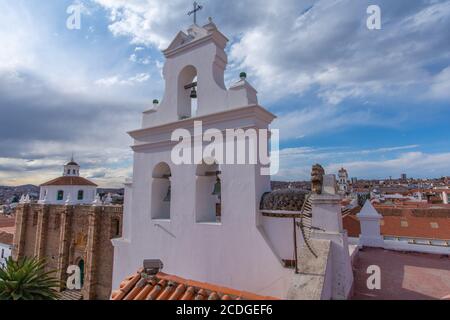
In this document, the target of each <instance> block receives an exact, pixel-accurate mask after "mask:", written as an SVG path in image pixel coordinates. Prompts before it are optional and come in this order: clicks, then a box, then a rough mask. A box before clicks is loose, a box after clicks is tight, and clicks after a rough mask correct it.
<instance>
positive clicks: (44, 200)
mask: <svg viewBox="0 0 450 320" xmlns="http://www.w3.org/2000/svg"><path fill="white" fill-rule="evenodd" d="M47 202H48V200H47V194H45V195H44V199H42V200H39V204H47Z"/></svg>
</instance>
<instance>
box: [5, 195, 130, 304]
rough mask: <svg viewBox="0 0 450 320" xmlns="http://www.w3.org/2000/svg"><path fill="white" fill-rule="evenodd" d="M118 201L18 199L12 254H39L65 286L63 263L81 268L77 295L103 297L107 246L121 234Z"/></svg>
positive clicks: (107, 282)
mask: <svg viewBox="0 0 450 320" xmlns="http://www.w3.org/2000/svg"><path fill="white" fill-rule="evenodd" d="M121 224H122V206H102V205H100V206H96V205H89V206H87V205H76V206H72V205H64V206H61V205H41V204H31V203H22V204H20V205H19V206H18V207H17V209H16V233H15V235H14V242H13V251H12V256H13V258H14V259H19V258H22V257H38V258H44V259H45V260H46V262H47V264H48V265H47V269H48V270H57V278H58V280H60V281H61V282H62V287H61V290H64V289H65V286H64V285H65V283H66V280H67V276H68V275H67V274H66V272H67V268H68V267H69V266H71V265H77V266H79V268H80V272H81V284H82V289H81V291H80V294H81V296H82V297H83V298H84V299H86V300H88V299H108V298H109V296H110V293H111V281H112V263H113V247H112V244H111V239H113V238H117V237H120V236H121V227H122V225H121Z"/></svg>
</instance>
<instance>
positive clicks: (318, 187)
mask: <svg viewBox="0 0 450 320" xmlns="http://www.w3.org/2000/svg"><path fill="white" fill-rule="evenodd" d="M324 174H325V170H324V169H323V167H322V166H321V165H320V164H315V165H313V167H312V171H311V191H312V192H313V193H315V194H322V187H323V175H324Z"/></svg>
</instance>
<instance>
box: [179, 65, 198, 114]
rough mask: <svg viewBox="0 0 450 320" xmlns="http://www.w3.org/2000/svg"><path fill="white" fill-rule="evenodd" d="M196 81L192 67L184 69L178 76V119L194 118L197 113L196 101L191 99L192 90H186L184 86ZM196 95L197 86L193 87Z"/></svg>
mask: <svg viewBox="0 0 450 320" xmlns="http://www.w3.org/2000/svg"><path fill="white" fill-rule="evenodd" d="M196 81H197V69H196V68H195V67H194V66H192V65H189V66H186V67H184V68H183V69H182V70H181V72H180V74H179V75H178V106H177V111H178V118H179V119H187V118H192V117H194V116H195V113H196V111H197V99H193V98H191V92H192V89H193V88H188V89H186V86H189V85H191V84H192V83H194V82H196ZM195 90H196V91H197V94H198V86H196V87H195Z"/></svg>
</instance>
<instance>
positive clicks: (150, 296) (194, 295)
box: [111, 270, 276, 300]
mask: <svg viewBox="0 0 450 320" xmlns="http://www.w3.org/2000/svg"><path fill="white" fill-rule="evenodd" d="M111 300H276V298H273V297H264V296H259V295H256V294H253V293H249V292H245V291H238V290H233V289H229V288H225V287H220V286H215V285H212V284H209V283H204V282H198V281H193V280H186V279H183V278H180V277H177V276H173V275H168V274H165V273H162V272H160V273H158V274H157V275H156V276H147V275H146V274H145V273H143V272H142V270H140V271H138V272H137V273H136V274H134V275H132V276H129V277H128V278H126V279H125V280H124V281H122V283H121V284H120V288H119V290H116V291H113V293H112V295H111Z"/></svg>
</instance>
